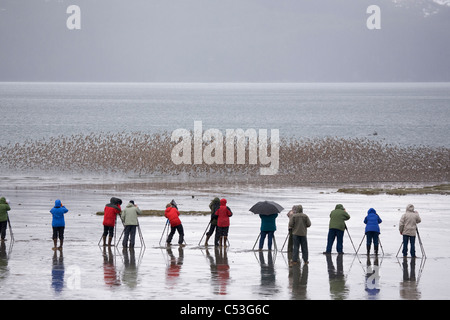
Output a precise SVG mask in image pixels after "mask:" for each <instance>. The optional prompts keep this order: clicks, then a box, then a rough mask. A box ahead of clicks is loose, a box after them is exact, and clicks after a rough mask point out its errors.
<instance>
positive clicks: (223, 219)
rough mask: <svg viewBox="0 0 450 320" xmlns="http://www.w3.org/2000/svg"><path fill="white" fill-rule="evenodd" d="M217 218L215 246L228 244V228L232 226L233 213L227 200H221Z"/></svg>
mask: <svg viewBox="0 0 450 320" xmlns="http://www.w3.org/2000/svg"><path fill="white" fill-rule="evenodd" d="M216 215H217V216H218V218H217V230H216V238H215V241H214V245H215V246H222V241H223V245H224V246H225V247H226V246H227V239H228V229H229V227H230V217H231V216H232V215H233V213H232V212H231V209H230V208H229V207H227V200H226V199H221V200H220V207H219V209H217V211H216Z"/></svg>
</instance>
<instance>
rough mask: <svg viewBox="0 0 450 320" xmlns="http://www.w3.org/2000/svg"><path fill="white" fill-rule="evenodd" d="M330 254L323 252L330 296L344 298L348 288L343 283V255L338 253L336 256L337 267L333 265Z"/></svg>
mask: <svg viewBox="0 0 450 320" xmlns="http://www.w3.org/2000/svg"><path fill="white" fill-rule="evenodd" d="M331 256H332V255H331V254H330V253H328V254H325V257H326V259H327V267H328V278H329V282H330V295H331V298H332V299H335V300H342V299H346V298H347V295H348V288H347V285H346V283H345V275H344V267H343V257H344V255H343V254H341V253H338V255H337V258H336V264H337V269H336V268H335V267H334V264H333V261H332V260H331Z"/></svg>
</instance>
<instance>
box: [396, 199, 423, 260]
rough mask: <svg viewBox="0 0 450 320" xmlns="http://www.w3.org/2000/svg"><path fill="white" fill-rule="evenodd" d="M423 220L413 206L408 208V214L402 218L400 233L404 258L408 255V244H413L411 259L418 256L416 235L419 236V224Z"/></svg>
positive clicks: (409, 205)
mask: <svg viewBox="0 0 450 320" xmlns="http://www.w3.org/2000/svg"><path fill="white" fill-rule="evenodd" d="M421 221H422V220H421V219H420V216H419V213H418V212H417V211H415V210H414V206H413V205H412V204H408V205H407V206H406V212H405V213H404V214H403V215H402V217H401V218H400V223H399V226H398V227H399V231H400V234H401V235H402V236H403V251H402V253H403V256H404V257H406V256H407V255H408V242H409V243H410V244H411V248H410V253H411V257H415V256H416V248H415V242H416V234H417V224H418V223H420V222H421Z"/></svg>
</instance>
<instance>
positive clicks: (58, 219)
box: [50, 199, 69, 227]
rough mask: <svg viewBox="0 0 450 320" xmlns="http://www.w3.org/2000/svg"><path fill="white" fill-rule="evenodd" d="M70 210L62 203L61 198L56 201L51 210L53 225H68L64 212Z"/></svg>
mask: <svg viewBox="0 0 450 320" xmlns="http://www.w3.org/2000/svg"><path fill="white" fill-rule="evenodd" d="M67 212H69V210H67V209H66V207H64V206H63V205H62V203H61V200H59V199H58V200H56V201H55V206H54V207H53V208H52V209H51V210H50V213H51V214H52V216H53V219H52V227H64V226H65V225H66V223H65V221H64V214H65V213H67Z"/></svg>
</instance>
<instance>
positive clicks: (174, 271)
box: [166, 246, 184, 288]
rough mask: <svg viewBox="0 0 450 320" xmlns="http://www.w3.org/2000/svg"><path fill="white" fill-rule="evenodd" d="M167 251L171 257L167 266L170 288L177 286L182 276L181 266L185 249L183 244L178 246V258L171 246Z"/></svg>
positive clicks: (167, 278) (167, 280) (167, 279)
mask: <svg viewBox="0 0 450 320" xmlns="http://www.w3.org/2000/svg"><path fill="white" fill-rule="evenodd" d="M166 251H167V255H168V257H169V262H168V264H167V268H166V282H167V284H168V285H169V288H174V287H176V282H177V279H178V277H179V276H180V272H181V267H182V266H183V260H184V250H183V247H182V246H179V247H178V258H177V257H175V255H174V254H173V251H172V247H171V246H168V247H167V248H166Z"/></svg>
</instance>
